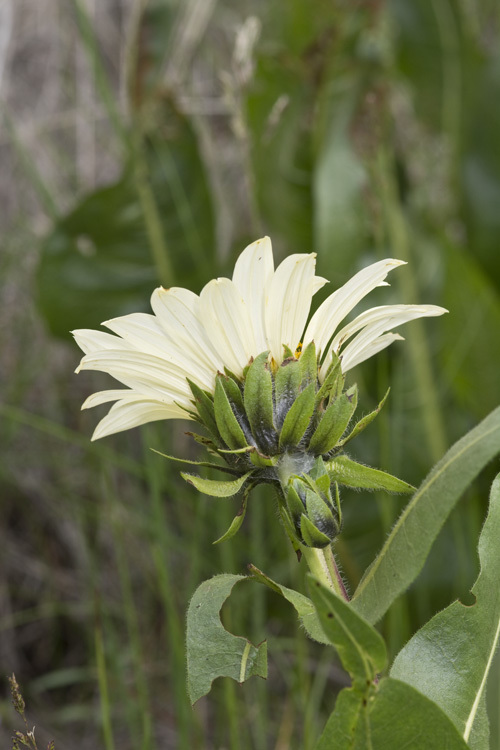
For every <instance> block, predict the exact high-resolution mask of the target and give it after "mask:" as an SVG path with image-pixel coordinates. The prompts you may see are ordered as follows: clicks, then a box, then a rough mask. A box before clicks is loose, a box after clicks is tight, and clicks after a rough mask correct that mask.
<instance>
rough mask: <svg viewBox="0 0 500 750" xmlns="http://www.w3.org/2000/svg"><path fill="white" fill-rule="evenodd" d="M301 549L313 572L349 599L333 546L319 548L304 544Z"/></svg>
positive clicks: (339, 594) (330, 587) (336, 592)
mask: <svg viewBox="0 0 500 750" xmlns="http://www.w3.org/2000/svg"><path fill="white" fill-rule="evenodd" d="M301 551H302V554H303V556H304V557H305V560H306V562H307V564H308V566H309V570H310V571H311V573H312V574H313V575H315V576H316V578H317V579H318V580H319V581H321V583H323V584H324V585H325V586H328V588H329V589H331V590H332V591H333V592H334V593H335V594H337V596H340V597H341V598H342V599H345V600H346V601H349V596H348V594H347V591H346V589H345V586H344V583H343V581H342V577H341V575H340V572H339V569H338V567H337V563H336V562H335V557H334V554H333V550H332V548H331V546H329V547H324V548H323V549H317V548H316V547H305V546H303V545H302V547H301Z"/></svg>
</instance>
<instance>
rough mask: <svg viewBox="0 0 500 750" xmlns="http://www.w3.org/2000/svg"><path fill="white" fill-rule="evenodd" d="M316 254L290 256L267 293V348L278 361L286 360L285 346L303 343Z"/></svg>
mask: <svg viewBox="0 0 500 750" xmlns="http://www.w3.org/2000/svg"><path fill="white" fill-rule="evenodd" d="M315 266H316V253H310V254H309V255H302V254H296V255H289V256H288V258H285V260H284V261H283V262H282V263H281V264H280V265H279V266H278V268H277V269H276V271H275V272H274V276H273V278H272V280H271V283H270V284H269V291H268V292H267V295H266V309H265V323H266V336H267V344H268V348H269V349H270V351H271V354H272V356H273V357H274V359H275V360H276V362H281V361H282V360H283V345H284V344H286V345H287V346H289V347H290V349H291V350H292V351H294V350H295V349H296V347H297V345H298V344H299V343H300V341H301V338H302V333H303V331H304V327H305V324H306V322H307V316H308V315H309V310H310V308H311V300H312V296H313V293H314V289H315V288H316V287H317V282H316V280H317V279H318V278H319V277H317V276H315V275H314V269H315Z"/></svg>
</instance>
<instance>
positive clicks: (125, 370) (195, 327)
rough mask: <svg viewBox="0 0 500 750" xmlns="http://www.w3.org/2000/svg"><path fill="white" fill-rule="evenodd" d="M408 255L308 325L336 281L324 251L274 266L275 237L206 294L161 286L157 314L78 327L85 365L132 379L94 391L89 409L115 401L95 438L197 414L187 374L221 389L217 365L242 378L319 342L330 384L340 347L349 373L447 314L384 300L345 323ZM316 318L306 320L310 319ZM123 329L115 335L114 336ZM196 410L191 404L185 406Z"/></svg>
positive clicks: (367, 272)
mask: <svg viewBox="0 0 500 750" xmlns="http://www.w3.org/2000/svg"><path fill="white" fill-rule="evenodd" d="M403 263H404V262H403V261H400V260H394V259H393V258H387V259H386V260H381V261H379V262H377V263H374V264H373V265H370V266H368V267H367V268H364V269H363V270H362V271H360V272H359V273H357V274H356V275H355V276H354V277H353V278H352V279H350V281H348V282H347V283H346V284H344V286H342V287H340V289H337V290H336V291H334V292H333V294H331V295H330V296H329V297H328V298H327V299H326V300H325V301H324V302H323V304H322V305H320V307H319V309H318V310H317V311H316V313H315V314H314V315H313V316H312V318H311V320H310V321H309V324H307V319H308V316H309V311H310V307H311V301H312V298H313V295H314V294H315V293H316V292H317V291H318V290H319V289H320V288H321V287H322V286H323V285H324V284H326V283H327V281H326V279H323V278H321V277H319V276H316V275H315V265H316V255H315V253H310V254H297V255H290V256H289V257H287V258H285V260H284V261H283V262H282V263H281V264H280V265H279V266H278V268H277V269H276V270H274V263H273V254H272V248H271V241H270V239H269V238H268V237H264V238H263V239H261V240H257V242H254V243H253V244H251V245H249V246H248V247H247V248H246V249H245V250H244V251H243V252H242V253H241V255H240V257H239V258H238V260H237V261H236V265H235V268H234V272H233V278H232V279H226V278H219V279H213V280H212V281H210V282H209V283H208V284H207V285H206V286H205V287H204V288H203V289H202V291H201V294H200V295H199V296H197V295H196V294H194V293H193V292H190V291H189V290H187V289H182V288H178V287H172V288H171V289H163V288H162V287H160V288H158V289H156V290H155V291H154V292H153V295H152V297H151V307H152V309H153V313H154V314H153V315H150V314H146V313H132V314H130V315H124V316H121V317H119V318H114V319H112V320H107V321H105V322H104V323H103V326H105V327H106V328H108V329H109V330H110V331H112V332H113V333H112V334H111V333H105V332H103V331H94V330H85V329H84V330H77V331H73V335H74V337H75V339H76V342H77V343H78V345H79V346H80V348H81V349H83V351H84V352H85V356H84V357H83V359H82V361H81V362H80V365H79V366H78V368H77V372H79V371H80V370H101V371H103V372H107V373H109V374H110V375H112V376H113V377H114V378H116V380H118V381H119V382H120V383H122V384H123V385H124V386H126V388H125V389H113V390H107V391H100V392H99V393H94V394H93V395H92V396H90V397H89V398H88V399H87V400H86V401H85V403H84V404H83V406H82V408H84V409H86V408H89V407H92V406H97V405H99V404H104V403H110V402H112V401H114V402H116V403H115V405H114V406H113V407H112V408H111V410H110V412H109V413H108V415H107V416H106V417H104V419H102V420H101V422H100V423H99V424H98V426H97V428H96V430H95V432H94V435H93V438H92V439H93V440H96V439H98V438H102V437H105V436H106V435H110V434H112V433H114V432H120V431H122V430H127V429H130V428H132V427H136V426H138V425H141V424H144V423H146V422H152V421H155V420H160V419H174V418H182V419H192V418H193V417H192V415H191V414H190V413H189V412H190V411H192V398H193V394H192V391H191V388H190V386H189V383H188V378H189V379H190V380H191V381H192V382H193V383H195V384H196V385H197V386H199V387H200V388H202V389H204V390H207V391H210V392H212V393H213V392H214V390H215V379H216V375H217V373H218V372H224V370H225V369H227V370H229V371H231V372H232V373H233V374H234V375H236V376H237V377H241V376H242V375H243V371H244V369H245V367H246V366H247V365H248V364H249V363H250V361H251V360H252V359H254V358H255V357H257V356H258V355H259V354H261V353H262V352H264V351H269V352H270V358H272V361H273V362H274V363H275V364H276V365H279V364H281V362H282V361H283V360H284V359H285V358H286V356H287V354H286V352H287V351H290V352H292V353H293V354H294V353H295V352H297V349H298V347H300V346H301V347H302V350H303V349H305V348H306V347H307V345H308V344H309V343H310V342H312V341H314V343H315V346H316V355H317V357H318V360H319V362H320V369H319V381H320V383H321V382H323V381H324V379H325V375H326V372H327V369H328V367H329V365H330V363H331V359H332V353H335V354H337V355H340V360H341V368H342V372H343V373H344V374H345V373H346V372H347V371H348V370H350V369H351V368H353V367H354V366H355V365H357V364H359V363H360V362H363V361H364V360H365V359H368V358H369V357H371V356H373V355H374V354H376V353H377V352H379V351H381V350H382V349H384V348H385V347H387V346H389V344H391V343H392V342H393V341H396V340H398V339H401V336H399V335H398V334H397V333H388V332H389V331H392V329H394V328H396V327H397V326H399V325H401V324H403V323H406V322H407V321H409V320H412V319H414V318H419V317H425V316H434V315H442V314H443V313H444V312H446V310H444V308H442V307H436V306H434V305H385V306H383V307H375V308H372V309H371V310H368V311H367V312H364V313H362V314H361V315H359V316H358V317H357V318H355V319H354V320H353V321H352V322H351V323H349V324H348V325H346V326H344V327H343V328H341V329H340V330H338V329H339V326H340V323H341V322H342V321H343V320H344V318H345V317H346V316H347V315H348V314H349V313H350V312H351V310H352V309H353V308H354V307H355V306H356V305H357V304H358V302H360V301H361V300H362V299H363V297H365V296H366V295H367V294H368V293H369V292H371V291H372V290H373V289H374V288H375V287H377V286H385V285H386V282H385V278H386V276H387V274H388V273H389V272H390V271H391V270H392V269H394V268H396V267H397V266H400V265H403ZM306 324H307V325H306ZM113 334H116V335H113ZM186 410H187V411H186Z"/></svg>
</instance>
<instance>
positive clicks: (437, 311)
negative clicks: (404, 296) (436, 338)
mask: <svg viewBox="0 0 500 750" xmlns="http://www.w3.org/2000/svg"><path fill="white" fill-rule="evenodd" d="M446 312H448V310H445V309H444V307H438V306H437V305H381V306H380V307H372V308H371V309H370V310H366V311H365V312H363V313H361V315H358V317H357V318H354V320H353V321H352V322H351V323H349V324H348V325H346V326H345V327H344V328H342V330H340V331H339V332H338V334H337V335H336V336H335V338H334V339H333V341H332V343H331V346H330V349H333V350H334V351H335V352H338V351H339V349H340V347H341V346H342V345H343V344H344V343H345V342H346V341H347V340H348V339H350V338H351V336H353V335H354V334H355V333H357V332H358V331H360V330H361V329H362V328H365V327H367V326H369V325H375V324H378V323H380V322H382V321H384V320H387V321H389V320H390V321H391V322H392V321H393V320H399V322H396V323H394V324H393V325H392V324H391V328H395V327H396V326H397V325H399V324H400V323H406V322H407V321H408V320H413V319H414V318H421V317H431V316H433V315H443V313H446ZM385 330H389V328H386V329H385Z"/></svg>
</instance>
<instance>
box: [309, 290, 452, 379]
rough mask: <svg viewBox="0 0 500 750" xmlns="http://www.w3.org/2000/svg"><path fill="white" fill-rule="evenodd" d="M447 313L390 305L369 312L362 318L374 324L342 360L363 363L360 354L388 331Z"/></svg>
mask: <svg viewBox="0 0 500 750" xmlns="http://www.w3.org/2000/svg"><path fill="white" fill-rule="evenodd" d="M386 310H395V312H393V313H392V314H391V313H389V314H387V313H386ZM445 312H448V311H447V310H445V309H444V308H443V307H437V306H436V305H394V306H392V305H389V306H387V307H385V308H384V307H382V308H373V310H368V311H367V312H366V313H363V316H360V318H361V317H363V318H364V319H365V321H366V320H371V321H372V322H369V323H368V325H365V327H364V328H363V330H362V331H361V333H358V335H357V336H355V338H354V339H353V340H352V341H351V343H350V344H348V346H346V348H345V349H344V350H343V352H342V359H343V361H344V360H345V361H346V362H351V361H352V360H356V361H363V360H360V359H359V355H360V353H362V352H364V350H365V349H366V348H367V347H370V346H371V344H372V343H373V342H374V341H375V340H376V339H378V337H379V336H381V335H382V334H383V333H385V332H386V331H390V330H391V329H392V328H396V327H397V326H400V325H402V324H403V323H407V322H409V321H410V320H415V319H416V318H424V317H434V316H436V315H443V313H445ZM384 313H385V314H384ZM354 323H356V321H353V324H351V325H354ZM357 325H359V323H358V324H357ZM369 356H371V355H369ZM363 359H367V357H363ZM351 367H352V365H351ZM322 369H323V368H322Z"/></svg>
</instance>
